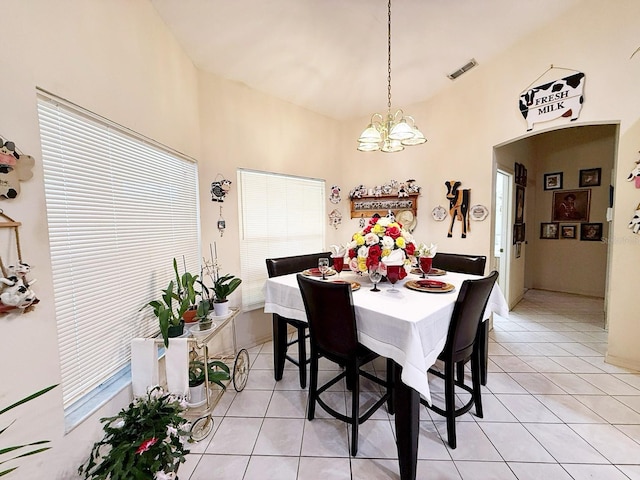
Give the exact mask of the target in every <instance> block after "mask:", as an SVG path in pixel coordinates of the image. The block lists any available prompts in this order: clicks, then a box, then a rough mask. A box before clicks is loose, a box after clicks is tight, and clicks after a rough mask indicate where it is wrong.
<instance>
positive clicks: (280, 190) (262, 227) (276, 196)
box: [238, 170, 328, 310]
mask: <svg viewBox="0 0 640 480" xmlns="http://www.w3.org/2000/svg"><path fill="white" fill-rule="evenodd" d="M238 185H239V190H238V195H239V197H240V209H239V212H240V225H241V232H240V262H241V271H242V308H243V309H244V310H252V309H255V308H259V307H261V306H263V305H264V294H263V292H262V288H263V287H264V282H265V280H266V279H267V277H268V275H267V266H266V264H265V260H266V259H267V258H274V257H284V256H289V255H300V254H305V253H315V252H322V251H323V250H324V249H325V246H324V243H325V225H326V223H327V222H328V219H327V218H326V217H325V182H324V180H318V179H314V178H303V177H294V176H287V175H279V174H275V173H267V172H256V171H251V170H238Z"/></svg>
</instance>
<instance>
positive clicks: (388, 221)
mask: <svg viewBox="0 0 640 480" xmlns="http://www.w3.org/2000/svg"><path fill="white" fill-rule="evenodd" d="M390 224H391V219H390V218H389V217H380V218H379V219H378V225H380V226H382V227H388V226H389V225H390Z"/></svg>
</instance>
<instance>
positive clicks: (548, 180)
mask: <svg viewBox="0 0 640 480" xmlns="http://www.w3.org/2000/svg"><path fill="white" fill-rule="evenodd" d="M544 189H545V190H562V172H553V173H545V174H544Z"/></svg>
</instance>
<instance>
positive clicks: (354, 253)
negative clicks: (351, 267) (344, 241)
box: [349, 248, 356, 258]
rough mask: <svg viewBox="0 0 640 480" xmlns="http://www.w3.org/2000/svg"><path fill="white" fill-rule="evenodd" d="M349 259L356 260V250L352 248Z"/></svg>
mask: <svg viewBox="0 0 640 480" xmlns="http://www.w3.org/2000/svg"><path fill="white" fill-rule="evenodd" d="M349 258H356V249H355V248H352V249H350V250H349Z"/></svg>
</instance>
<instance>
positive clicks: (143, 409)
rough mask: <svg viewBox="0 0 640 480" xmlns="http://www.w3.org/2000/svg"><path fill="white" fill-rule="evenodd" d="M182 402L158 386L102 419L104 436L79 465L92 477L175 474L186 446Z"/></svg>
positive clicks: (126, 479)
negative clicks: (117, 411) (113, 414)
mask: <svg viewBox="0 0 640 480" xmlns="http://www.w3.org/2000/svg"><path fill="white" fill-rule="evenodd" d="M185 407H186V404H185V403H184V402H182V401H181V400H180V399H179V398H178V397H176V396H175V395H173V394H170V393H165V392H164V391H163V389H162V388H161V387H159V386H156V387H153V388H151V389H150V390H149V392H148V393H147V395H146V396H144V397H140V398H136V399H134V400H133V402H131V403H130V404H129V406H128V407H127V408H124V409H122V410H121V411H120V413H118V414H117V415H115V416H113V417H107V418H102V419H100V421H101V422H102V423H104V427H103V428H104V437H103V438H102V440H100V441H99V442H96V443H95V444H94V445H93V448H92V449H91V453H90V455H89V459H88V460H87V461H86V462H85V463H84V464H83V465H81V466H80V467H79V468H78V473H79V474H80V475H84V476H83V478H85V479H91V480H103V479H107V478H108V479H109V480H130V479H133V478H148V479H155V480H168V479H176V478H177V472H178V468H179V467H180V464H181V463H184V461H185V455H186V454H187V453H189V450H187V449H186V448H185V439H186V436H188V435H189V432H188V431H186V428H187V426H188V424H187V420H186V419H185V418H184V417H183V416H182V413H183V411H184V409H185Z"/></svg>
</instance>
